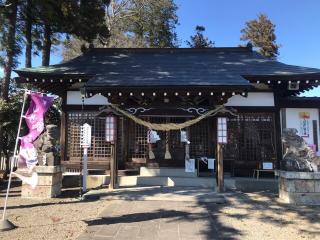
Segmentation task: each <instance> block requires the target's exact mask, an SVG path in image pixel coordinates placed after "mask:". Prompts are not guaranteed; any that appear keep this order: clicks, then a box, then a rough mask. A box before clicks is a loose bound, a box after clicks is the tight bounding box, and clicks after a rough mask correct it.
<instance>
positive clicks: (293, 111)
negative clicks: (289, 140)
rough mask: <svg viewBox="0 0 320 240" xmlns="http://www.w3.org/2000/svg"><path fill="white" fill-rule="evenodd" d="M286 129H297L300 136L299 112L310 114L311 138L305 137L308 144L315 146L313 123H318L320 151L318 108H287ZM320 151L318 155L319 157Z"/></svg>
mask: <svg viewBox="0 0 320 240" xmlns="http://www.w3.org/2000/svg"><path fill="white" fill-rule="evenodd" d="M285 112H286V128H295V129H297V130H298V134H299V135H300V133H301V130H300V118H299V112H308V113H309V114H310V119H309V137H303V138H304V139H305V141H306V142H307V143H308V144H314V139H313V125H312V121H313V120H316V121H317V130H318V133H317V135H318V149H320V148H319V140H320V138H319V109H317V108H286V109H285ZM319 153H320V152H319V151H318V155H319Z"/></svg>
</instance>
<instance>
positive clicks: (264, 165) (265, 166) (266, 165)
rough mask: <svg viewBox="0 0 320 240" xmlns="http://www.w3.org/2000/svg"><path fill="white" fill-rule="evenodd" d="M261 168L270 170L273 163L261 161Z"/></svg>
mask: <svg viewBox="0 0 320 240" xmlns="http://www.w3.org/2000/svg"><path fill="white" fill-rule="evenodd" d="M262 169H263V170H272V169H273V163H272V162H263V163H262Z"/></svg>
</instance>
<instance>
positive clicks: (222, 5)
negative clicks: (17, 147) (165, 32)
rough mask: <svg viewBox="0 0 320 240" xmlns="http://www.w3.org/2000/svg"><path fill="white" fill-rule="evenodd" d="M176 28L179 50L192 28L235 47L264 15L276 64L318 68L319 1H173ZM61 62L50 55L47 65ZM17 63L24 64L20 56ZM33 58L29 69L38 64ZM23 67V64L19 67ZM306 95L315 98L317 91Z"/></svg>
mask: <svg viewBox="0 0 320 240" xmlns="http://www.w3.org/2000/svg"><path fill="white" fill-rule="evenodd" d="M175 2H176V3H177V5H178V7H179V10H178V17H179V22H180V24H179V26H178V27H177V33H178V37H179V39H180V43H181V46H182V47H185V46H186V44H185V41H186V40H188V39H189V37H190V35H192V34H193V33H194V28H195V26H196V25H203V26H205V27H206V35H207V36H208V37H209V38H210V39H211V40H212V41H214V42H215V43H216V46H217V47H230V46H237V45H238V44H240V43H241V41H240V30H241V29H242V28H243V27H244V25H245V22H246V21H248V20H251V19H254V18H256V17H257V15H258V14H259V13H265V14H267V15H268V16H269V18H270V19H271V20H272V22H273V23H274V24H275V25H276V35H277V42H278V43H279V44H281V45H282V47H281V48H280V56H279V58H278V59H279V61H281V62H284V63H287V64H294V65H301V66H308V67H316V68H320V46H319V45H320V14H319V11H320V1H319V0H305V1H302V0H241V1H239V0H219V1H217V0H196V1H191V0H175ZM59 61H61V57H60V55H59V52H58V53H54V54H53V56H52V58H51V64H54V63H58V62H59ZM21 62H22V63H24V59H23V57H21ZM40 63H41V62H40V59H39V58H35V59H34V61H33V66H37V65H40ZM21 66H23V65H21ZM0 74H1V72H0ZM307 95H308V96H319V97H320V89H316V90H313V91H310V92H309V93H308V94H307Z"/></svg>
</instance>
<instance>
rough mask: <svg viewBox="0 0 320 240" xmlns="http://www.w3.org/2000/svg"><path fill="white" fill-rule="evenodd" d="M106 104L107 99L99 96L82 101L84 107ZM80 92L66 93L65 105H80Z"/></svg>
mask: <svg viewBox="0 0 320 240" xmlns="http://www.w3.org/2000/svg"><path fill="white" fill-rule="evenodd" d="M107 103H108V99H107V98H106V97H104V96H101V95H94V96H92V97H90V98H85V99H84V104H85V105H105V104H107ZM81 104H82V100H81V94H80V91H68V92H67V105H81Z"/></svg>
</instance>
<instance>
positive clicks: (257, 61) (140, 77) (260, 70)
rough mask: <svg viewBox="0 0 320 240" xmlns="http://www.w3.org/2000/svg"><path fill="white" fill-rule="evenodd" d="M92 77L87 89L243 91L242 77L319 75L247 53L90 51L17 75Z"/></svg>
mask: <svg viewBox="0 0 320 240" xmlns="http://www.w3.org/2000/svg"><path fill="white" fill-rule="evenodd" d="M16 71H17V73H18V74H19V75H20V76H27V75H36V74H41V75H42V76H43V75H47V76H48V77H49V76H52V75H63V76H64V75H66V76H72V75H87V76H92V77H91V78H90V80H89V81H88V82H87V84H86V85H87V86H89V87H90V86H92V87H99V86H133V87H135V86H137V87H139V86H186V85H191V86H193V85H194V86H200V85H201V86H216V85H222V86H230V85H237V86H246V85H249V81H248V80H246V79H245V78H244V76H253V75H254V76H255V75H261V76H265V75H270V76H290V75H300V74H320V69H315V68H307V67H301V66H293V65H287V64H284V63H281V62H278V61H276V60H270V59H267V58H264V57H263V56H261V55H260V54H259V53H257V52H255V51H252V50H251V49H250V48H247V47H236V48H207V49H190V48H189V49H186V48H177V49H168V48H165V49H154V48H149V49H110V48H109V49H108V48H105V49H91V50H89V51H88V52H86V53H85V54H83V55H81V56H79V57H77V58H75V59H73V60H71V61H68V62H65V63H62V64H57V65H52V66H49V67H36V68H24V69H20V70H16Z"/></svg>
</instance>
